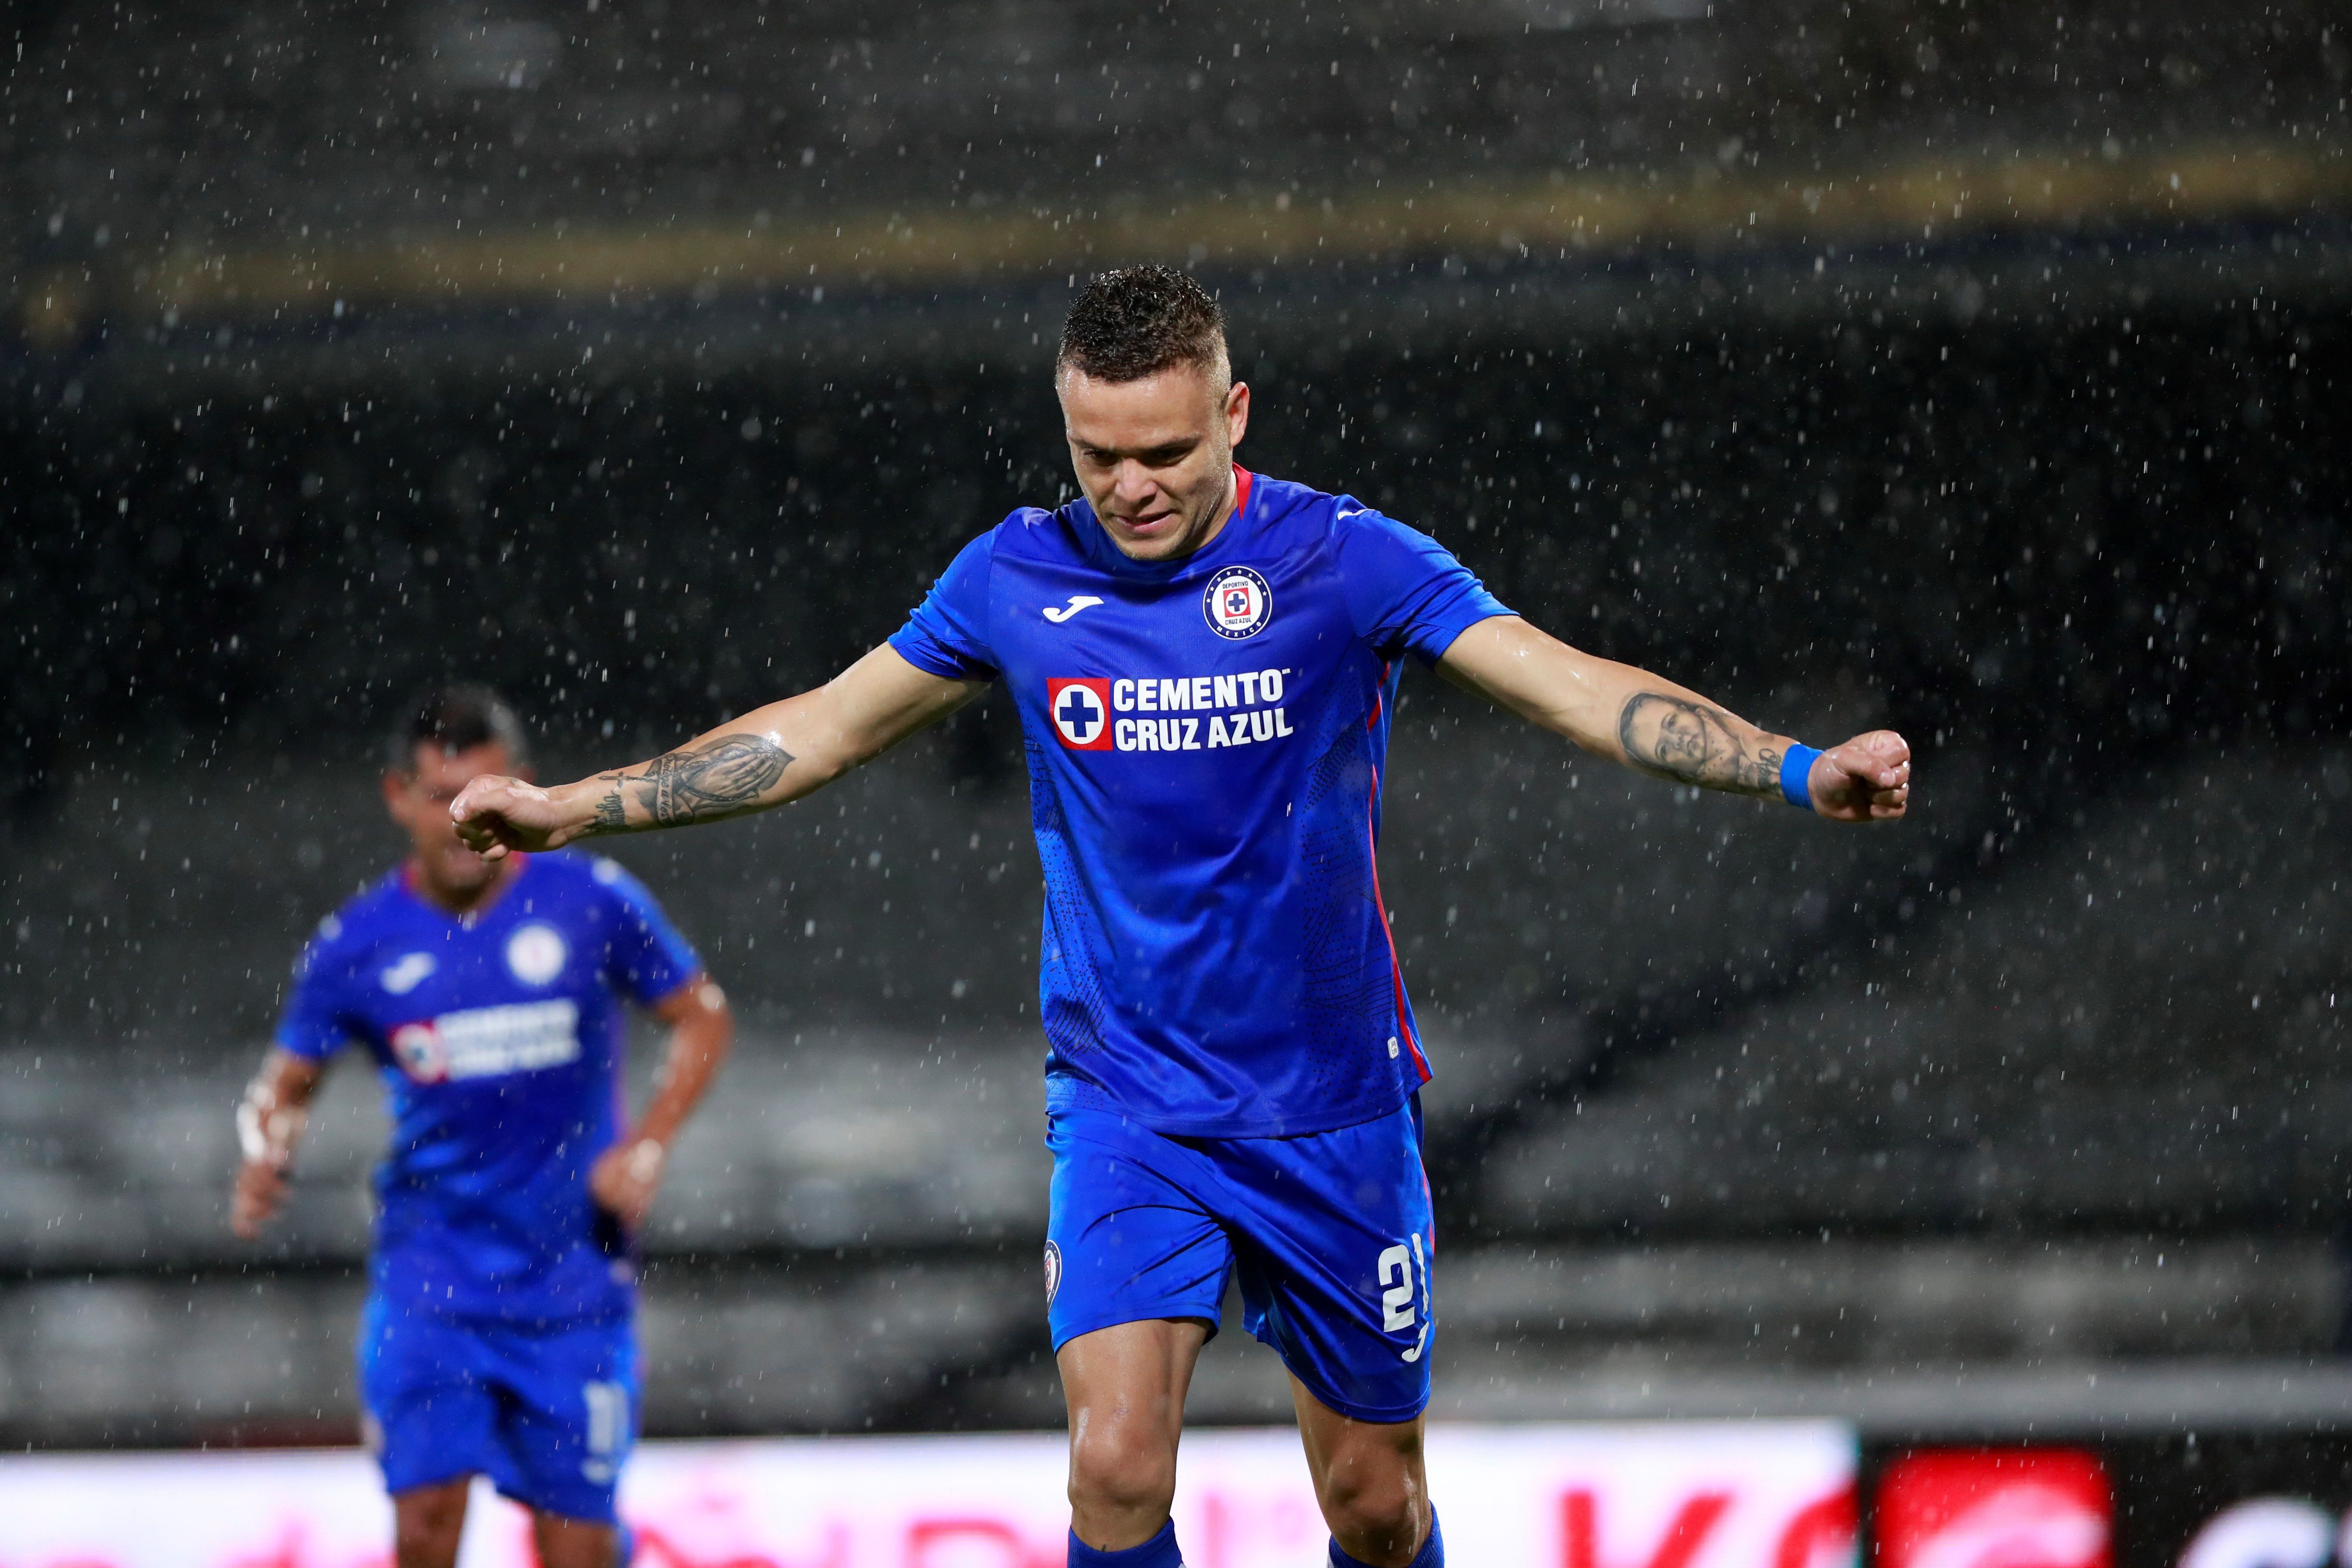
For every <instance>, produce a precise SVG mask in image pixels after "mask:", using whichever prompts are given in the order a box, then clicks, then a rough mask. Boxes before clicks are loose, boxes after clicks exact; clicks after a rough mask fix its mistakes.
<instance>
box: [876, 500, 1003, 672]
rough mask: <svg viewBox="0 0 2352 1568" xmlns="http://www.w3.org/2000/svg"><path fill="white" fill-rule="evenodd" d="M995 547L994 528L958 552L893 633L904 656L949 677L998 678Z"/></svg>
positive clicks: (893, 643) (892, 642)
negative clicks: (992, 639)
mask: <svg viewBox="0 0 2352 1568" xmlns="http://www.w3.org/2000/svg"><path fill="white" fill-rule="evenodd" d="M995 548H996V532H995V531H994V530H993V529H992V530H990V531H988V532H986V533H983V534H982V535H981V536H980V537H979V538H978V539H975V540H973V541H972V542H971V543H969V544H967V545H965V546H964V547H963V548H962V549H961V550H960V551H958V552H956V558H955V559H954V560H953V561H951V562H950V563H948V569H947V570H946V571H945V572H943V573H941V574H940V580H939V581H938V582H936V583H934V584H931V591H930V592H929V594H927V595H924V596H923V602H922V603H921V604H919V605H916V606H915V611H914V614H912V615H910V616H908V617H907V624H906V625H905V626H901V627H899V628H898V634H897V635H896V636H894V637H891V639H890V646H891V647H894V648H896V649H898V656H899V657H900V658H904V659H905V660H906V661H907V662H908V664H911V665H913V666H914V667H915V668H917V669H919V670H922V671H924V672H925V673H927V674H929V675H936V676H939V677H940V678H941V679H946V680H993V679H996V655H995V653H994V652H993V651H992V649H991V648H990V647H989V646H988V578H989V568H990V564H991V559H992V556H993V555H994V553H995Z"/></svg>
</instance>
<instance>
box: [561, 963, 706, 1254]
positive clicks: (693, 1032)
mask: <svg viewBox="0 0 2352 1568" xmlns="http://www.w3.org/2000/svg"><path fill="white" fill-rule="evenodd" d="M653 1014H654V1016H655V1017H656V1018H659V1019H660V1020H661V1021H662V1022H663V1023H665V1024H667V1025H668V1026H669V1056H668V1058H667V1060H665V1061H664V1062H663V1063H662V1068H661V1076H660V1077H659V1078H658V1079H656V1080H655V1086H654V1097H653V1099H652V1100H648V1101H647V1102H646V1110H645V1114H644V1115H642V1116H640V1117H638V1118H637V1124H636V1126H635V1127H634V1128H632V1129H630V1130H629V1131H627V1132H626V1133H625V1134H624V1135H623V1136H622V1138H621V1141H620V1142H617V1143H615V1144H614V1145H613V1146H612V1147H611V1148H610V1149H607V1150H605V1151H604V1153H603V1154H602V1155H600V1156H598V1158H597V1161H596V1163H595V1166H594V1168H593V1169H592V1170H591V1171H590V1172H589V1173H588V1190H589V1191H590V1192H591V1193H593V1194H594V1195H595V1198H596V1201H597V1202H598V1203H600V1204H602V1205H604V1207H605V1208H606V1209H608V1210H610V1211H611V1212H612V1213H613V1214H614V1215H616V1216H617V1217H618V1218H619V1219H620V1221H621V1223H622V1224H624V1225H625V1226H628V1227H629V1228H630V1229H632V1230H634V1229H635V1228H636V1227H637V1226H640V1225H642V1224H644V1223H645V1217H646V1210H647V1209H650V1208H651V1207H653V1203H654V1194H656V1193H657V1192H659V1191H660V1190H661V1179H662V1172H663V1171H664V1170H665V1169H666V1168H667V1165H668V1163H669V1150H670V1145H671V1144H672V1143H674V1142H677V1132H678V1129H679V1128H681V1127H683V1126H685V1125H686V1119H687V1117H688V1115H690V1114H691V1113H692V1112H693V1110H694V1107H695V1104H696V1102H697V1101H698V1100H701V1098H702V1091H703V1090H705V1089H709V1087H710V1080H711V1079H712V1078H714V1077H716V1076H717V1075H718V1072H719V1064H720V1063H722V1062H724V1061H725V1060H726V1059H727V1053H728V1051H729V1050H730V1048H732V1047H733V1046H734V1043H735V1016H734V1014H733V1013H732V1012H730V1010H729V1009H728V1006H727V995H726V993H724V992H722V991H720V990H719V984H718V983H717V982H716V981H714V980H712V979H711V978H710V976H709V975H708V974H698V975H696V976H695V977H694V978H693V979H691V980H689V981H688V982H687V983H686V984H683V985H681V986H679V987H678V988H677V990H675V991H673V992H671V993H670V994H668V995H667V996H665V997H663V998H662V999H661V1000H660V1001H659V1002H656V1003H655V1004H654V1006H653Z"/></svg>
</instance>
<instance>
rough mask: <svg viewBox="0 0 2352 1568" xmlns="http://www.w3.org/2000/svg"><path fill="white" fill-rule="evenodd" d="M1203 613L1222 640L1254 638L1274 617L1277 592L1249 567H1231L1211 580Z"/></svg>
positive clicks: (1203, 599) (1205, 597)
mask: <svg viewBox="0 0 2352 1568" xmlns="http://www.w3.org/2000/svg"><path fill="white" fill-rule="evenodd" d="M1201 613H1202V615H1203V616H1207V617H1208V620H1209V629H1210V630H1211V631H1213V632H1214V633H1216V634H1217V635H1218V636H1219V637H1235V638H1239V637H1255V636H1257V634H1258V633H1260V632H1262V631H1264V630H1265V623H1266V622H1267V621H1269V620H1271V619H1272V618H1273V617H1274V590H1273V589H1271V588H1268V587H1267V586H1266V585H1265V578H1263V577H1261V576H1259V575H1258V574H1256V573H1255V572H1253V571H1251V570H1250V569H1249V568H1248V567H1246V566H1228V567H1226V568H1225V569H1224V570H1223V571H1222V572H1220V573H1218V574H1216V575H1215V576H1213V577H1212V578H1210V579H1209V588H1208V592H1206V593H1204V594H1202V595H1201Z"/></svg>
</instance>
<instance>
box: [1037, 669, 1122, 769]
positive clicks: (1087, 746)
mask: <svg viewBox="0 0 2352 1568" xmlns="http://www.w3.org/2000/svg"><path fill="white" fill-rule="evenodd" d="M1045 711H1046V712H1047V713H1049V714H1051V715H1052V716H1053V720H1054V733H1055V734H1056V735H1059V736H1060V737H1061V738H1062V744H1063V745H1065V746H1067V747H1068V748H1069V749H1070V750H1071V751H1074V752H1108V751H1109V750H1110V749H1111V739H1110V682H1109V681H1108V680H1107V679H1105V680H1094V679H1084V680H1048V681H1047V682H1045Z"/></svg>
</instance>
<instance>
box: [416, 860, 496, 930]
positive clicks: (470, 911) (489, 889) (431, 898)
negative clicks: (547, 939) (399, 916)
mask: <svg viewBox="0 0 2352 1568" xmlns="http://www.w3.org/2000/svg"><path fill="white" fill-rule="evenodd" d="M523 860H524V857H523V856H520V855H509V856H508V857H507V858H505V859H503V860H501V861H499V863H498V865H497V867H496V868H494V869H493V870H492V873H491V875H490V877H489V879H488V880H487V881H483V882H478V883H476V884H474V885H473V886H471V887H454V888H453V887H448V886H446V885H445V884H442V883H439V882H436V881H435V880H434V879H432V878H431V877H430V876H428V875H427V874H426V873H425V863H424V862H423V861H422V860H420V859H418V858H416V857H415V856H411V857H410V858H409V860H408V863H407V864H406V865H405V866H404V867H403V868H402V877H403V879H404V881H405V882H406V883H407V884H408V890H409V891H410V892H411V893H414V894H415V896H416V897H417V898H418V899H419V900H422V901H423V902H425V903H427V904H430V905H432V906H433V907H434V908H435V909H436V910H440V911H441V912H442V913H443V914H447V915H456V916H458V917H460V918H463V917H465V916H467V915H478V914H480V913H481V912H482V911H483V910H487V909H488V908H489V907H490V906H491V905H492V904H495V903H497V902H498V901H499V897H500V896H501V895H502V894H504V893H505V892H506V890H507V889H508V887H509V885H510V884H511V883H512V882H513V881H514V879H515V876H516V874H517V873H518V872H520V870H521V869H522V863H523Z"/></svg>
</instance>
